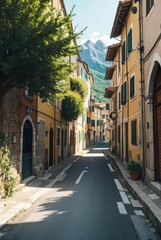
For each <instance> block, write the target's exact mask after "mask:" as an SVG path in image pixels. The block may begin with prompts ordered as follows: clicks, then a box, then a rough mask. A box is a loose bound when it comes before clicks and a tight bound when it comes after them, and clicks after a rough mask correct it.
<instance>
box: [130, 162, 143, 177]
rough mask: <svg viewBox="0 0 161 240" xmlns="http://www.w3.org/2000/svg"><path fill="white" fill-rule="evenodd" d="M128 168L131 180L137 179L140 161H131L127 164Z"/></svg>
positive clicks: (139, 171)
mask: <svg viewBox="0 0 161 240" xmlns="http://www.w3.org/2000/svg"><path fill="white" fill-rule="evenodd" d="M128 169H129V172H130V175H131V178H132V179H133V180H138V179H139V178H140V173H141V166H140V163H138V162H135V161H131V162H130V163H129V164H128Z"/></svg>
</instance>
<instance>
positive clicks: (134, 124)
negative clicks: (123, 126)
mask: <svg viewBox="0 0 161 240" xmlns="http://www.w3.org/2000/svg"><path fill="white" fill-rule="evenodd" d="M131 144H132V145H137V121H136V120H133V121H131Z"/></svg>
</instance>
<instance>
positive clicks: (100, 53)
mask: <svg viewBox="0 0 161 240" xmlns="http://www.w3.org/2000/svg"><path fill="white" fill-rule="evenodd" d="M106 52H107V46H106V45H105V44H104V43H103V42H102V41H101V40H98V41H97V42H95V43H93V42H91V41H90V40H88V41H86V42H85V43H84V44H83V45H82V46H81V59H82V60H83V61H85V62H86V63H87V64H88V67H89V69H90V72H91V73H92V74H93V76H94V85H93V86H92V90H93V94H94V95H95V99H96V101H100V100H101V101H102V100H103V95H104V90H105V87H106V86H107V85H108V84H109V81H107V80H106V81H105V80H104V77H105V72H106V68H107V67H108V66H109V65H111V63H110V62H106V61H105V56H106Z"/></svg>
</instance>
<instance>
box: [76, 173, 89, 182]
mask: <svg viewBox="0 0 161 240" xmlns="http://www.w3.org/2000/svg"><path fill="white" fill-rule="evenodd" d="M86 172H88V171H83V172H82V173H81V174H80V176H79V177H78V179H77V181H76V182H75V184H79V183H80V180H81V179H82V177H83V174H84V173H86Z"/></svg>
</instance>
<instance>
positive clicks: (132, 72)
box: [109, 0, 142, 162]
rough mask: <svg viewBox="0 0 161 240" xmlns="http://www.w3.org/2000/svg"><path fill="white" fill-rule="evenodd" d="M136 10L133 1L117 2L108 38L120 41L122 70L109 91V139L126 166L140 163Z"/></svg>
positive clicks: (137, 26)
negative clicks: (113, 114) (111, 114)
mask: <svg viewBox="0 0 161 240" xmlns="http://www.w3.org/2000/svg"><path fill="white" fill-rule="evenodd" d="M135 6H136V3H135V2H134V1H132V0H128V1H120V2H119V4H118V8H117V11H116V15H115V19H114V23H113V27H112V31H111V38H116V37H120V38H121V41H120V43H121V46H120V48H121V51H120V55H121V56H120V60H119V59H117V60H116V62H117V70H119V67H120V68H121V71H120V73H121V76H118V73H117V72H116V73H115V74H116V77H114V80H115V82H114V83H113V84H114V85H113V87H114V88H113V89H111V90H112V92H113V94H114V95H113V94H112V95H113V98H114V99H113V107H112V111H115V110H116V113H117V119H115V121H114V122H113V124H114V125H115V126H114V132H113V134H112V135H113V136H112V139H113V140H114V142H115V143H114V145H115V146H116V151H117V152H119V153H121V158H122V160H123V161H125V162H129V161H130V160H134V161H138V162H141V161H142V146H141V144H142V142H141V138H142V136H141V109H140V61H139V56H140V55H139V50H138V48H139V24H138V12H137V11H136V12H134V11H133V12H132V7H135ZM118 57H119V56H118ZM114 58H115V57H113V60H114ZM114 66H115V65H114ZM114 66H113V70H114V69H115V67H114ZM111 71H112V67H111ZM119 78H120V79H119ZM120 80H121V81H120ZM115 84H116V86H115ZM116 89H117V90H116ZM109 90H110V89H109ZM111 97H112V96H111ZM120 112H121V113H120ZM118 114H119V117H118Z"/></svg>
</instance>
